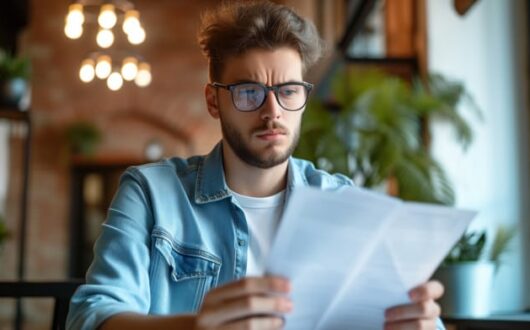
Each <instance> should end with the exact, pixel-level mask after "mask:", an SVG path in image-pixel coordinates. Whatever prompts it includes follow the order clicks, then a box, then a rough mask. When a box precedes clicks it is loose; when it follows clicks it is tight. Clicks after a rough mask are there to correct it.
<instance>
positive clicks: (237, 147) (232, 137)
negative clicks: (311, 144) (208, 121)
mask: <svg viewBox="0 0 530 330" xmlns="http://www.w3.org/2000/svg"><path fill="white" fill-rule="evenodd" d="M220 121H221V130H222V132H223V138H224V139H225V140H226V142H227V143H228V144H229V145H230V147H231V148H232V150H233V151H234V153H235V154H236V156H237V157H238V158H239V159H241V160H242V161H243V162H245V163H247V164H248V165H250V166H254V167H258V168H262V169H268V168H271V167H274V166H277V165H280V164H283V163H284V162H285V161H287V159H289V157H291V155H292V154H293V152H294V150H295V149H296V146H297V145H298V139H299V138H300V125H299V126H298V127H297V128H296V129H295V130H294V131H293V138H292V140H291V142H290V144H289V146H288V147H287V149H286V150H285V151H284V152H281V153H270V154H269V155H264V154H262V153H260V152H259V151H255V150H252V148H251V146H249V145H248V143H247V142H246V141H247V140H246V139H245V138H244V136H243V135H242V134H241V132H239V131H238V130H237V129H236V128H235V127H233V126H232V125H230V124H229V123H227V122H226V121H225V120H223V118H222V117H221V118H220ZM270 128H278V125H276V124H275V123H274V122H273V123H269V124H268V125H267V124H265V125H264V126H262V127H260V128H256V129H254V130H253V132H255V131H261V130H265V129H270ZM271 145H272V142H271Z"/></svg>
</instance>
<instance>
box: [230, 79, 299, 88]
mask: <svg viewBox="0 0 530 330" xmlns="http://www.w3.org/2000/svg"><path fill="white" fill-rule="evenodd" d="M301 82H303V79H300V80H295V79H290V80H286V81H283V82H281V83H277V84H274V85H272V86H277V85H285V84H290V83H301ZM241 83H251V84H260V85H265V86H269V85H267V84H264V83H262V82H259V81H255V80H251V79H235V80H233V82H231V83H230V84H241Z"/></svg>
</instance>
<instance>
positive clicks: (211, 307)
mask: <svg viewBox="0 0 530 330" xmlns="http://www.w3.org/2000/svg"><path fill="white" fill-rule="evenodd" d="M289 291H290V283H289V281H288V280H286V279H285V278H281V277H273V276H267V277H247V278H244V279H242V280H239V281H236V282H232V283H229V284H227V285H225V286H221V287H218V288H215V289H213V290H212V291H210V292H208V294H207V295H206V297H205V298H204V302H203V304H202V307H201V310H200V311H199V313H198V314H197V317H196V321H195V325H196V327H195V328H196V329H197V330H203V329H223V330H225V329H226V330H229V329H281V328H282V327H283V315H284V314H285V313H288V312H290V311H291V310H292V308H293V304H292V302H291V300H290V299H289V298H288V297H287V294H288V293H289Z"/></svg>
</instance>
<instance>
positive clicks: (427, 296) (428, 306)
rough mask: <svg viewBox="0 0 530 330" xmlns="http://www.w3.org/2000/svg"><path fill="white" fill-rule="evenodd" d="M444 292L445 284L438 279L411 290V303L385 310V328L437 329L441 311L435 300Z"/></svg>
mask: <svg viewBox="0 0 530 330" xmlns="http://www.w3.org/2000/svg"><path fill="white" fill-rule="evenodd" d="M443 292H444V287H443V285H442V284H441V283H440V282H437V281H429V282H427V283H425V284H422V285H420V286H417V287H415V288H414V289H412V290H410V291H409V297H410V300H411V301H412V302H411V303H410V304H406V305H401V306H396V307H391V308H389V309H387V310H386V311H385V330H405V329H406V330H408V329H411V330H412V329H414V330H416V329H417V330H420V329H421V330H427V329H432V330H435V329H436V319H437V318H438V317H439V316H440V313H441V308H440V305H438V304H437V303H436V302H435V300H436V299H438V298H440V297H441V296H442V295H443Z"/></svg>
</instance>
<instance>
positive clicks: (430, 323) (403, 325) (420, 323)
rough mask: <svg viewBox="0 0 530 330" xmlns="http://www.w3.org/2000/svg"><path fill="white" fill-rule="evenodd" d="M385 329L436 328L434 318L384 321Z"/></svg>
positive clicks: (434, 329) (411, 329)
mask: <svg viewBox="0 0 530 330" xmlns="http://www.w3.org/2000/svg"><path fill="white" fill-rule="evenodd" d="M384 329H385V330H436V320H434V319H428V320H425V319H424V320H412V321H401V322H392V323H385V326H384Z"/></svg>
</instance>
